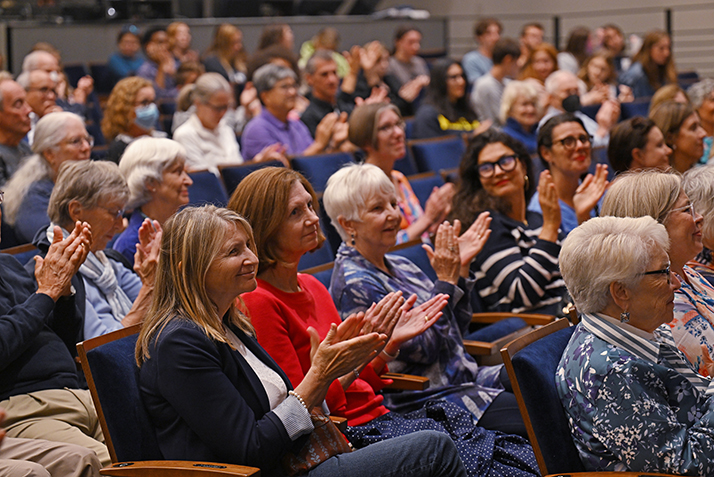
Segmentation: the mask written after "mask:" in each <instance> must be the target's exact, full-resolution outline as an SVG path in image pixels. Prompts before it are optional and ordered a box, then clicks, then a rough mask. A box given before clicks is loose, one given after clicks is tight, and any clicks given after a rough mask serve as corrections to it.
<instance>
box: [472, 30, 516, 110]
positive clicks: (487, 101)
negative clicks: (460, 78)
mask: <svg viewBox="0 0 714 477" xmlns="http://www.w3.org/2000/svg"><path fill="white" fill-rule="evenodd" d="M520 54H521V49H520V47H519V46H518V43H517V42H516V41H515V40H512V39H510V38H503V39H501V40H498V43H496V46H495V47H494V49H493V67H492V68H491V71H489V72H488V73H486V74H485V75H484V76H482V77H480V78H479V79H478V80H477V81H476V86H474V90H473V91H472V92H471V104H472V105H473V107H474V110H476V113H477V114H478V118H479V120H481V121H485V120H487V119H490V120H491V121H494V122H499V120H498V117H499V115H500V112H501V97H502V96H503V90H504V89H506V84H507V83H508V81H510V80H511V79H513V77H514V76H516V75H517V74H518V56H519V55H520Z"/></svg>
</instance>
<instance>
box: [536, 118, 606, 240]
mask: <svg viewBox="0 0 714 477" xmlns="http://www.w3.org/2000/svg"><path fill="white" fill-rule="evenodd" d="M591 147H592V137H590V136H589V135H588V133H587V130H586V129H585V125H584V124H583V122H582V121H581V120H580V119H579V118H577V117H575V116H574V115H573V114H571V113H565V114H560V115H558V116H553V117H552V118H550V119H549V120H548V121H546V123H545V124H544V125H543V126H542V127H541V128H540V130H539V131H538V154H539V155H540V158H541V159H542V160H543V162H544V163H545V165H546V167H547V168H548V170H549V171H550V175H551V177H552V178H553V184H554V185H555V192H556V193H557V197H558V201H559V204H560V216H561V222H560V229H561V231H562V232H563V233H564V234H566V235H567V234H568V233H569V232H570V231H571V230H573V229H574V228H575V227H577V226H578V225H579V224H582V223H583V222H585V221H586V220H588V219H589V218H591V217H595V216H596V215H597V207H598V205H599V203H600V201H601V200H602V197H603V195H604V194H605V191H606V190H607V186H608V181H607V165H605V164H598V165H597V167H596V168H595V174H594V175H592V174H588V170H589V169H590V164H591V158H590V153H591ZM586 174H587V175H586ZM539 194H540V191H538V192H536V193H535V194H534V195H533V197H532V198H531V201H530V204H528V210H532V211H533V212H539V213H540V212H541V207H540V195H539Z"/></svg>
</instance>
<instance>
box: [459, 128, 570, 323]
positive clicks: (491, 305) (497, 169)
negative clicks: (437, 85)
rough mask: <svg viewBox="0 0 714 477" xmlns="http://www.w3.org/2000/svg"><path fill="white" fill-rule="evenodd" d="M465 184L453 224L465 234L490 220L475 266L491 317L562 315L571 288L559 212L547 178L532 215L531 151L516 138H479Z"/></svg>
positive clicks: (491, 134) (465, 166) (468, 158)
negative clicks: (481, 219)
mask: <svg viewBox="0 0 714 477" xmlns="http://www.w3.org/2000/svg"><path fill="white" fill-rule="evenodd" d="M459 174H460V176H461V181H460V183H459V187H458V189H457V190H456V195H455V196H454V204H453V212H452V214H451V217H452V218H453V219H458V220H460V221H461V223H462V227H463V228H467V227H469V226H470V225H471V224H472V223H473V222H474V221H475V220H476V218H477V217H478V216H479V214H480V213H482V212H484V211H488V212H490V214H491V218H492V221H491V236H490V237H489V238H488V240H487V241H486V244H485V245H484V247H483V250H482V251H481V253H479V254H478V255H476V258H475V259H474V260H473V262H472V263H471V270H472V271H473V272H475V275H476V278H477V280H476V285H475V286H474V293H478V294H479V298H480V301H481V303H482V305H483V306H484V308H485V309H486V310H489V311H507V312H522V311H532V310H537V311H541V312H544V313H556V312H559V311H560V308H562V297H563V295H564V294H565V286H564V283H563V280H562V279H561V277H560V271H559V269H558V253H559V252H560V242H559V241H558V228H559V226H560V208H559V207H558V196H557V195H556V192H555V185H554V184H553V179H552V176H551V174H550V173H549V172H548V171H544V172H543V173H542V174H541V177H540V181H539V183H538V191H539V192H540V194H539V205H540V208H541V210H542V214H541V213H536V212H532V211H530V210H527V207H526V206H527V205H528V200H529V199H530V198H531V196H533V193H534V192H535V190H536V183H535V179H534V178H533V167H532V164H531V159H530V156H529V155H528V152H527V151H526V148H525V146H523V144H522V143H520V142H519V141H517V140H515V139H513V138H512V137H511V136H509V135H507V134H505V133H502V132H499V131H495V130H493V129H491V130H488V131H486V132H485V133H483V134H479V135H478V136H476V137H474V138H473V139H472V140H471V142H470V144H469V147H468V150H467V151H466V154H465V155H464V158H463V160H462V161H461V167H460V169H459Z"/></svg>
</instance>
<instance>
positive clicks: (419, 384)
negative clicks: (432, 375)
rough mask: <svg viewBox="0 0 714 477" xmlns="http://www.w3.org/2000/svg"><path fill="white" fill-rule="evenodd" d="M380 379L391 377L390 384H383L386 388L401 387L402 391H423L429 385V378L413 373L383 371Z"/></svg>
mask: <svg viewBox="0 0 714 477" xmlns="http://www.w3.org/2000/svg"><path fill="white" fill-rule="evenodd" d="M381 377H382V379H391V380H392V384H387V385H386V386H384V387H385V388H386V389H402V390H404V391H423V390H425V389H427V388H428V387H429V384H430V382H429V378H427V377H424V376H415V375H413V374H401V373H384V374H383V375H382V376H381Z"/></svg>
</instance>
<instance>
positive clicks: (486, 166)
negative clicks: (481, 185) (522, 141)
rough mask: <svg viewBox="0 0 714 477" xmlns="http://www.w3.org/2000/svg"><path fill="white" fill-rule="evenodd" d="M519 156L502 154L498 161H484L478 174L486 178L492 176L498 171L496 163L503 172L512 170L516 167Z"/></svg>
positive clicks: (479, 167)
mask: <svg viewBox="0 0 714 477" xmlns="http://www.w3.org/2000/svg"><path fill="white" fill-rule="evenodd" d="M516 162H518V158H517V157H516V156H501V157H500V158H499V159H498V160H497V161H496V162H484V163H483V164H479V166H478V175H480V176H481V177H483V178H484V179H488V178H489V177H492V176H493V174H494V172H495V171H496V164H498V167H500V168H501V170H502V171H503V172H511V171H512V170H513V169H515V168H516Z"/></svg>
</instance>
